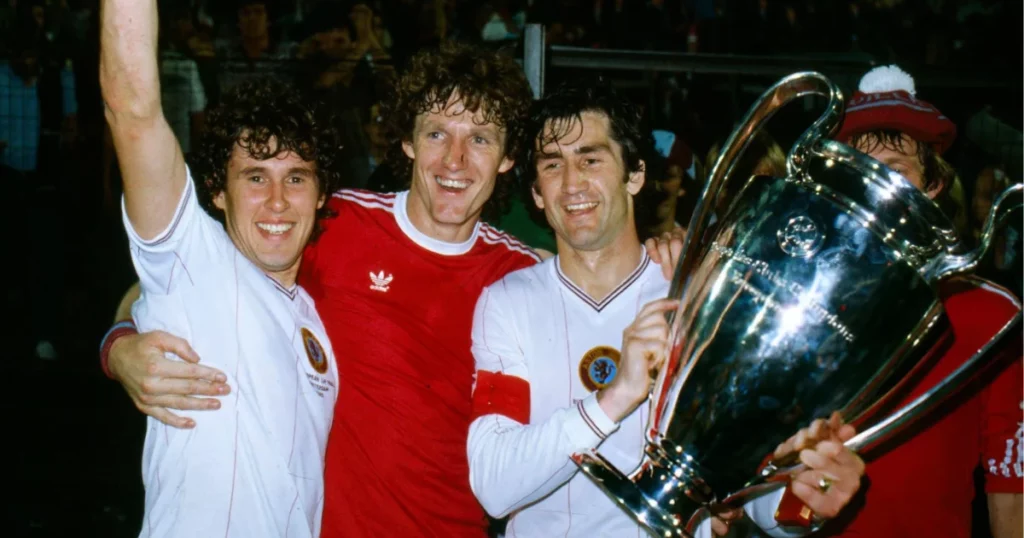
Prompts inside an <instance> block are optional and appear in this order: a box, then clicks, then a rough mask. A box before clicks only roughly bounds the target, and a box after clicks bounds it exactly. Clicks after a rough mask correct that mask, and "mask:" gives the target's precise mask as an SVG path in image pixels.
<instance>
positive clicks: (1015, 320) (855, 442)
mask: <svg viewBox="0 0 1024 538" xmlns="http://www.w3.org/2000/svg"><path fill="white" fill-rule="evenodd" d="M1016 306H1017V313H1016V314H1014V316H1013V317H1012V318H1011V319H1010V320H1009V321H1008V322H1006V324H1005V325H1003V327H1002V328H1001V329H999V331H998V332H997V333H996V334H995V335H994V336H993V337H992V338H991V339H990V340H989V341H988V342H986V343H985V345H984V346H982V347H981V349H979V350H978V351H977V352H975V353H974V355H972V356H971V358H970V359H968V360H967V361H965V362H964V363H963V364H962V365H960V367H959V368H957V369H956V370H954V371H953V372H952V373H951V374H949V375H948V376H946V378H945V379H943V380H942V381H940V382H939V383H937V384H936V385H935V386H934V387H932V388H931V389H929V390H928V391H927V392H925V393H924V394H922V395H920V396H918V397H917V398H915V399H914V401H912V402H910V403H908V404H907V405H905V406H904V407H903V408H901V409H899V410H898V411H896V412H894V413H892V414H891V415H889V416H887V417H886V418H884V419H882V420H880V421H879V422H878V423H876V424H874V425H872V426H870V427H868V428H867V429H865V430H864V431H861V432H859V433H857V434H856V435H854V436H853V438H851V439H850V440H849V441H847V442H846V443H845V445H846V447H847V448H849V449H850V450H853V451H854V452H857V453H863V452H864V451H866V450H870V449H872V448H874V447H876V446H878V445H880V444H882V443H883V442H885V441H886V440H888V439H890V438H891V437H893V436H894V435H896V434H898V433H900V432H902V431H903V430H904V429H905V428H906V427H907V426H909V425H910V424H912V423H913V422H914V421H916V420H917V419H919V418H921V417H922V416H924V415H926V414H927V413H928V412H930V411H931V410H933V409H934V408H935V407H937V406H938V405H939V404H941V403H943V402H945V401H946V399H947V398H948V397H949V396H950V395H951V394H952V393H954V392H956V390H957V389H959V388H961V387H963V386H964V385H965V384H966V383H967V382H969V381H970V380H971V379H972V378H973V377H974V376H975V375H977V374H978V373H980V372H981V370H982V369H983V368H984V367H985V366H988V365H989V363H990V362H991V359H992V356H993V355H994V354H995V353H996V352H997V351H999V349H998V348H997V347H996V346H997V344H999V343H1000V342H1001V341H1002V340H1003V338H1004V337H1006V336H1007V335H1008V334H1010V333H1013V332H1016V333H1019V332H1020V325H1021V310H1020V308H1021V305H1020V303H1019V302H1018V303H1016ZM804 467H805V466H804V464H802V463H798V462H797V456H796V455H795V454H794V455H791V456H790V457H785V458H781V459H779V460H777V461H773V462H770V463H769V464H768V465H766V466H765V467H764V469H763V470H762V471H761V474H760V475H759V476H758V477H757V478H756V479H754V480H753V481H751V482H750V483H749V484H748V487H749V486H756V485H761V484H763V483H765V482H767V481H769V480H771V479H774V478H776V477H778V476H782V475H789V474H793V473H797V472H800V471H802V470H803V469H804Z"/></svg>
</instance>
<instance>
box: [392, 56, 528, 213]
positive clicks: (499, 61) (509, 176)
mask: <svg viewBox="0 0 1024 538" xmlns="http://www.w3.org/2000/svg"><path fill="white" fill-rule="evenodd" d="M453 94H458V96H459V99H460V101H461V104H462V105H463V106H464V107H465V108H466V110H468V111H470V112H480V113H481V114H482V115H483V121H484V122H485V123H493V124H495V125H497V126H498V127H500V128H502V129H504V131H505V148H504V150H505V156H506V157H508V158H509V159H513V160H514V159H516V158H517V157H518V156H519V152H520V150H521V148H522V146H523V132H524V128H525V123H526V119H527V115H528V114H529V111H530V104H531V103H532V101H533V93H532V91H531V90H530V83H529V82H528V81H527V80H526V74H525V73H523V70H522V68H520V67H519V64H518V63H516V61H515V59H514V58H512V57H510V56H508V55H507V54H504V53H502V52H499V51H496V50H489V49H485V48H481V47H477V46H473V45H468V44H464V43H456V42H445V43H444V44H442V45H441V47H440V48H439V49H433V50H426V51H421V52H420V53H418V54H417V55H416V56H414V57H413V58H412V59H411V60H410V62H409V65H408V67H407V68H406V70H405V72H404V73H403V74H402V75H401V76H400V77H397V78H396V79H395V80H394V83H393V85H392V87H391V89H390V92H389V95H388V98H387V99H385V100H384V102H383V104H382V106H381V109H382V110H381V112H382V115H383V117H384V121H385V130H386V133H387V137H388V143H389V145H390V147H389V149H388V154H387V162H388V163H389V166H390V167H391V169H392V171H393V172H394V174H395V177H397V178H402V181H403V184H408V182H409V181H411V177H412V162H411V161H410V160H409V158H408V156H406V155H405V153H404V152H402V142H403V141H409V140H411V139H412V134H413V129H414V128H415V126H416V118H417V117H418V116H419V115H420V114H426V113H428V112H430V111H433V110H438V109H443V108H444V107H445V106H446V105H447V104H448V101H449V99H450V98H451V97H452V95H453ZM515 190H516V188H515V174H514V172H512V171H509V172H506V173H504V174H501V175H499V176H498V179H497V182H496V183H495V185H494V193H493V194H492V195H491V198H490V199H489V200H488V201H487V204H486V205H484V209H483V214H482V217H483V219H484V220H485V221H488V222H491V223H494V222H495V221H496V220H497V219H498V218H500V217H501V216H502V215H504V214H505V213H506V212H507V211H508V208H509V204H510V201H511V197H512V196H513V195H514V193H515Z"/></svg>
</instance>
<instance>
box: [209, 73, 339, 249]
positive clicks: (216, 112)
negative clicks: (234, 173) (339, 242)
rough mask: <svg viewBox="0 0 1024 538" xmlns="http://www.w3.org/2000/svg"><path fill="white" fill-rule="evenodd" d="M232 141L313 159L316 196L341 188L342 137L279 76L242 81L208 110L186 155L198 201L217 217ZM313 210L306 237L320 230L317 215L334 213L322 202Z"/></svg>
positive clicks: (253, 149)
mask: <svg viewBox="0 0 1024 538" xmlns="http://www.w3.org/2000/svg"><path fill="white" fill-rule="evenodd" d="M271 142H273V143H271ZM236 145H237V146H239V147H241V148H242V149H244V150H245V151H247V152H249V155H251V156H252V157H253V158H255V159H259V160H266V159H270V158H273V157H276V156H278V155H280V154H282V153H287V152H291V153H294V154H295V155H297V156H298V157H299V158H300V159H302V160H304V161H309V162H313V163H315V164H316V178H317V191H318V192H319V194H320V195H321V196H322V195H324V194H330V193H332V192H334V191H336V190H338V189H340V188H341V184H342V183H341V181H342V180H341V170H340V169H339V166H338V164H339V160H338V155H339V152H340V150H341V138H340V135H339V133H338V131H337V129H336V128H335V127H334V126H333V125H332V123H331V121H330V118H328V117H325V113H324V112H323V111H322V109H321V107H319V106H317V105H316V104H315V102H313V101H312V100H309V99H306V98H304V96H303V95H301V94H300V93H299V92H298V91H297V90H296V89H294V88H293V87H291V86H290V85H288V84H285V83H284V82H281V81H279V80H276V79H262V80H253V81H246V82H243V83H241V84H239V85H238V86H236V87H235V88H234V89H232V90H231V91H230V92H228V93H226V94H224V96H223V98H222V99H221V102H220V103H219V104H218V105H217V106H216V107H215V108H213V109H212V110H210V111H209V113H208V115H207V121H206V126H205V128H204V129H203V134H202V136H201V137H200V140H199V144H198V145H197V146H196V149H195V151H193V153H192V155H190V156H189V166H190V167H191V169H192V173H193V175H194V177H196V178H197V179H199V180H201V181H196V194H197V198H198V200H199V203H200V205H201V206H202V207H203V209H205V210H206V212H207V213H209V214H210V215H211V216H213V217H214V218H215V219H217V220H219V221H220V222H221V223H223V222H224V212H223V211H221V210H220V209H219V208H218V207H217V206H215V205H214V204H213V199H214V198H215V197H216V196H217V195H218V194H220V193H221V192H222V191H223V190H224V189H225V188H226V186H227V172H228V161H230V160H231V152H232V150H233V149H234V147H235V146H236ZM316 216H317V225H316V226H315V227H314V228H313V235H312V237H311V238H310V240H314V239H316V238H317V237H318V236H319V235H320V231H321V226H320V221H321V220H323V219H324V218H327V217H331V216H333V215H332V212H331V211H330V210H329V209H328V208H327V204H324V205H323V207H321V208H320V209H318V210H317V213H316Z"/></svg>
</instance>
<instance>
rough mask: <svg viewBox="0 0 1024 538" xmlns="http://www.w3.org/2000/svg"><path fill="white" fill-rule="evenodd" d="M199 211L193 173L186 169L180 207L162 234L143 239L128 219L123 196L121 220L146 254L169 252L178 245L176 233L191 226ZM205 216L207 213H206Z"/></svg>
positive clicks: (133, 241)
mask: <svg viewBox="0 0 1024 538" xmlns="http://www.w3.org/2000/svg"><path fill="white" fill-rule="evenodd" d="M197 209H198V210H199V211H202V210H201V209H199V202H198V201H197V200H196V193H195V186H194V185H193V184H192V172H191V171H190V170H189V169H188V167H187V166H186V167H185V188H184V189H182V191H181V196H180V197H179V198H178V205H177V206H176V207H175V208H174V216H173V217H172V218H171V222H170V223H168V224H167V227H166V228H164V230H163V231H162V232H160V233H159V234H157V236H156V237H154V238H152V239H143V238H141V237H139V234H138V233H137V232H136V231H135V227H134V226H133V225H132V222H131V220H130V219H129V218H128V210H127V209H126V208H125V202H124V195H122V196H121V219H122V221H123V222H124V228H125V231H126V232H127V233H128V238H129V239H130V240H131V242H132V243H134V244H136V245H138V246H139V248H141V249H142V250H143V251H146V252H169V251H173V250H174V248H175V246H176V245H177V239H178V237H177V235H180V234H177V235H176V234H175V232H176V231H179V230H181V229H183V228H185V227H187V226H188V225H189V221H190V219H192V218H193V214H194V213H195V212H196V210H197ZM204 215H205V213H204Z"/></svg>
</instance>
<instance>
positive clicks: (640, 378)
mask: <svg viewBox="0 0 1024 538" xmlns="http://www.w3.org/2000/svg"><path fill="white" fill-rule="evenodd" d="M678 306H679V301H677V300H675V299H659V300H657V301H652V302H650V303H648V304H646V305H645V306H644V307H643V309H642V310H640V313H639V314H637V317H636V320H635V321H633V323H632V324H631V325H630V326H629V327H626V330H625V331H623V332H622V360H621V361H620V362H619V369H618V373H617V374H615V379H613V380H612V382H611V384H610V385H608V386H607V387H605V388H604V389H601V391H600V392H599V393H598V403H599V404H600V405H601V409H602V410H604V412H605V413H606V414H607V415H608V417H609V418H611V419H612V420H614V421H615V422H619V421H621V420H622V419H624V418H626V416H628V415H629V414H630V413H632V412H633V410H634V409H636V407H637V406H638V405H640V404H641V403H643V401H644V400H646V399H647V396H648V394H649V393H650V390H651V384H652V382H653V380H654V377H655V375H656V374H657V372H658V369H659V368H660V367H661V364H662V363H663V362H664V361H665V357H666V356H667V355H668V322H667V321H666V320H665V312H668V311H669V310H673V309H675V308H677V307H678Z"/></svg>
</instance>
